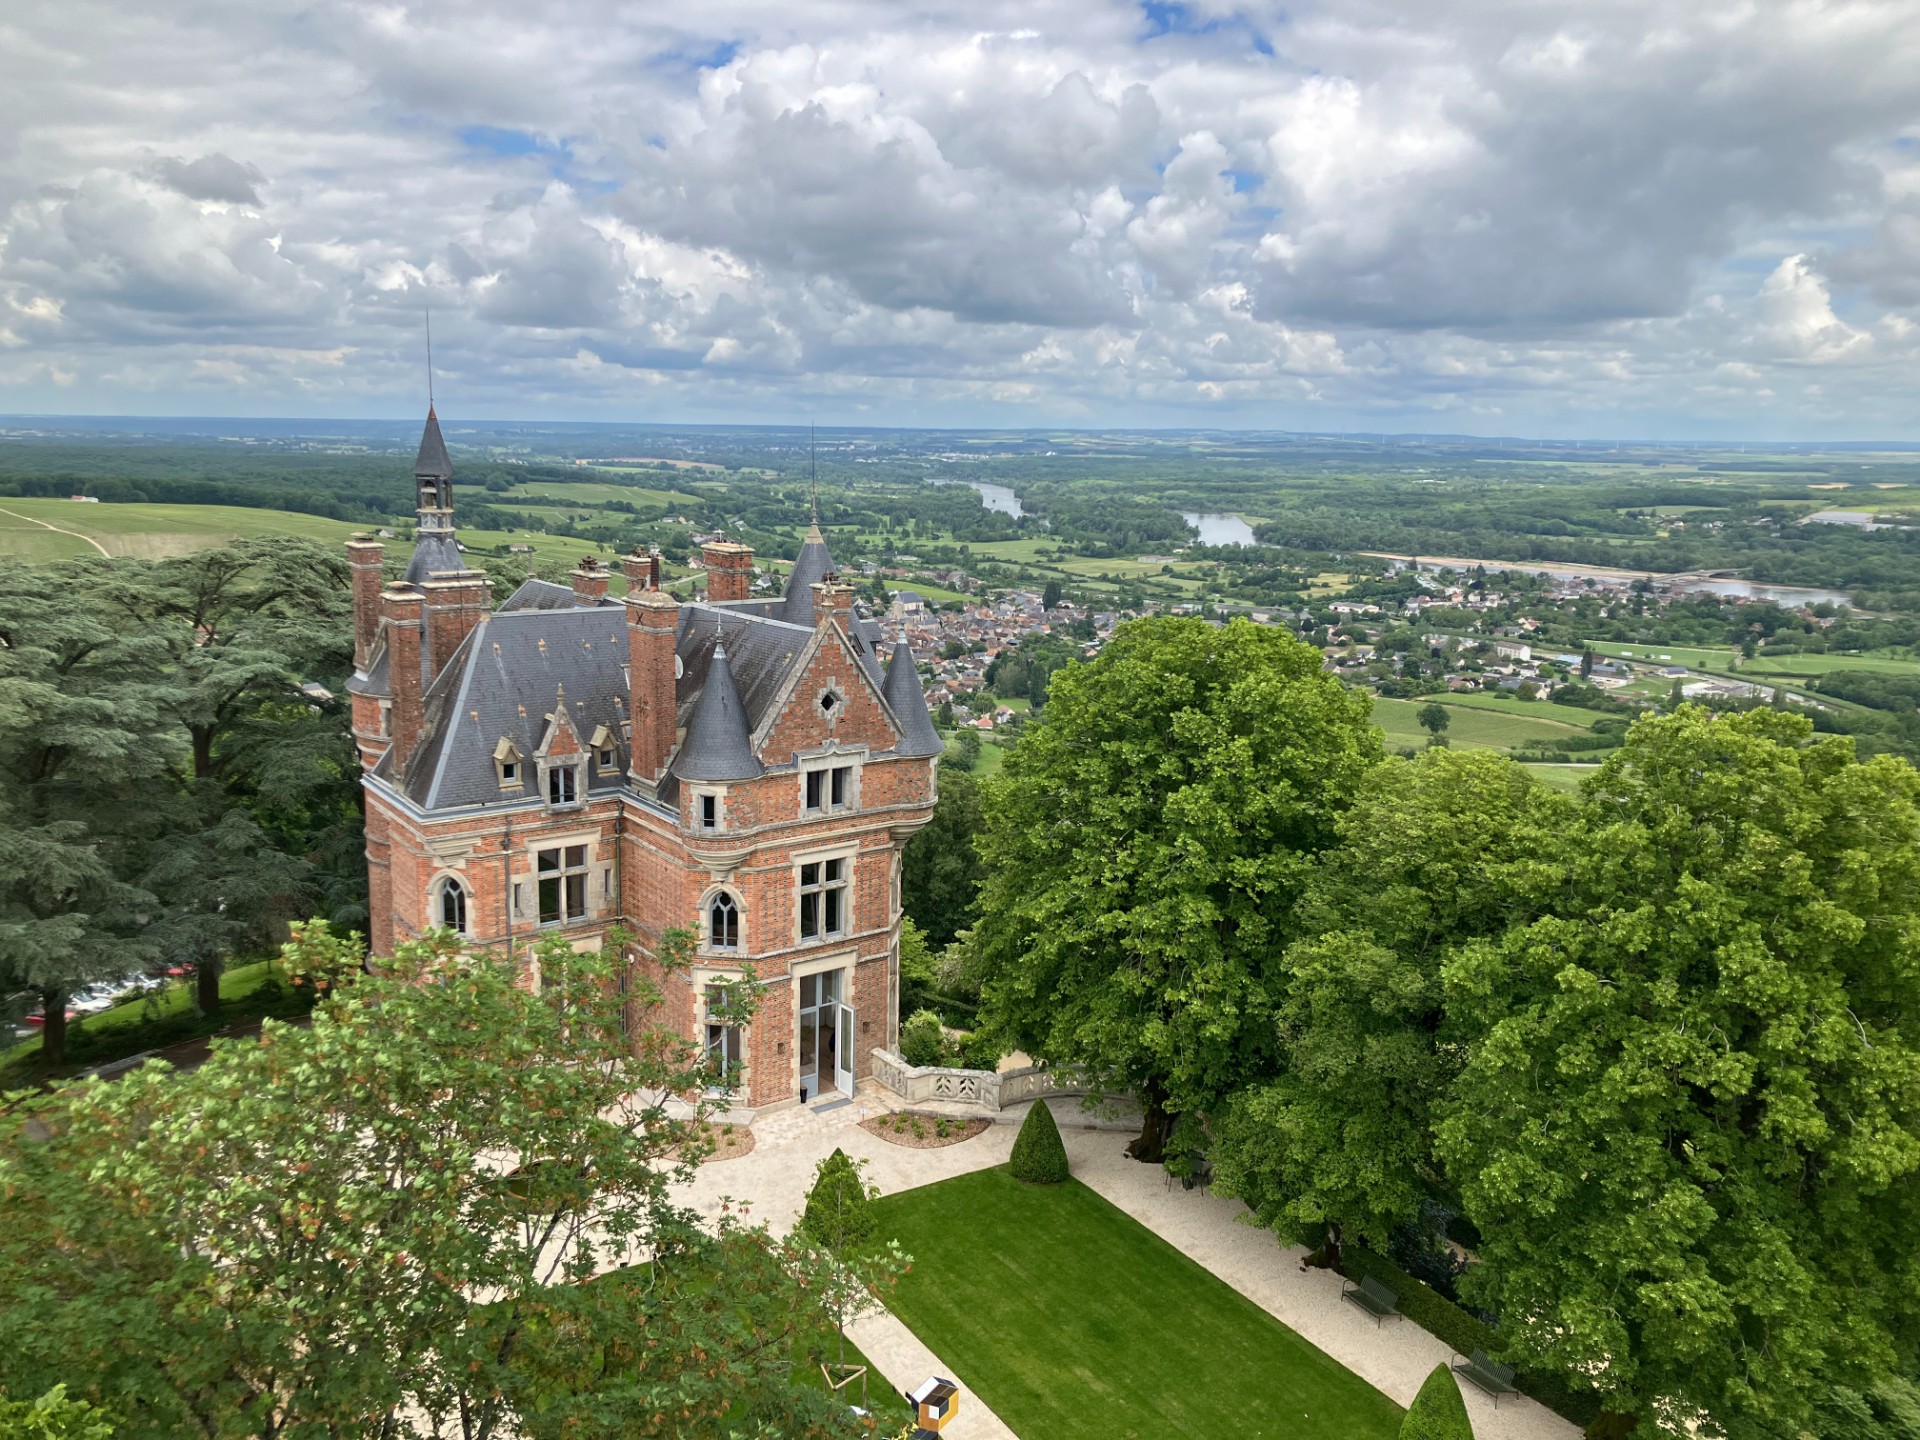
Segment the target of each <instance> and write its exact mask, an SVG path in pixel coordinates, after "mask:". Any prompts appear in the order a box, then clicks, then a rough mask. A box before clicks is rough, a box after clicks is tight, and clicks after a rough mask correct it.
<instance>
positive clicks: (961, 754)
mask: <svg viewBox="0 0 1920 1440" xmlns="http://www.w3.org/2000/svg"><path fill="white" fill-rule="evenodd" d="M979 763H980V732H979V731H978V730H957V731H955V732H954V733H953V734H952V735H951V736H949V737H948V739H947V749H946V753H945V754H943V755H942V756H941V757H940V773H941V775H942V777H945V776H947V775H949V774H954V773H960V774H964V773H965V772H966V771H969V770H971V769H973V767H974V766H976V765H978V764H979ZM942 783H944V778H943V781H942Z"/></svg>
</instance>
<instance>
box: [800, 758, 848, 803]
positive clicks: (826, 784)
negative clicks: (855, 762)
mask: <svg viewBox="0 0 1920 1440" xmlns="http://www.w3.org/2000/svg"><path fill="white" fill-rule="evenodd" d="M852 803H853V767H852V766H851V765H836V766H834V767H833V768H832V769H831V770H809V771H807V809H809V810H844V809H845V808H846V807H847V806H849V805H851V804H852Z"/></svg>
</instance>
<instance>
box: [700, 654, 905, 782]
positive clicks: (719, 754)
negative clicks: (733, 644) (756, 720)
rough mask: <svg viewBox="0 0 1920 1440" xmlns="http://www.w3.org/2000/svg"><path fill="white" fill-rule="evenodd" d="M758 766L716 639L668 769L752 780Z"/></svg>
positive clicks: (708, 777) (737, 694)
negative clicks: (683, 735) (702, 685)
mask: <svg viewBox="0 0 1920 1440" xmlns="http://www.w3.org/2000/svg"><path fill="white" fill-rule="evenodd" d="M922 708H924V707H922ZM760 768H761V767H760V761H759V758H758V757H757V756H755V755H754V753H753V741H752V740H751V738H750V737H749V735H748V733H747V712H746V709H745V708H744V707H743V706H742V705H741V704H740V692H739V691H738V690H736V689H735V688H734V684H733V668H732V667H731V666H730V665H728V664H727V647H726V646H725V645H724V644H722V643H720V642H718V641H716V642H715V644H714V647H713V660H712V663H711V664H709V665H708V667H707V683H706V687H705V688H704V689H703V690H701V692H700V699H699V700H698V701H697V702H695V704H694V707H693V717H692V718H691V719H690V720H689V721H688V722H687V738H686V739H685V740H683V741H681V742H680V749H679V752H678V753H677V754H675V755H674V757H673V763H672V764H671V765H669V766H668V767H667V769H668V770H669V771H670V772H671V773H673V774H674V775H676V776H678V777H679V778H680V779H682V780H751V779H752V778H753V777H754V776H756V775H758V774H759V773H760Z"/></svg>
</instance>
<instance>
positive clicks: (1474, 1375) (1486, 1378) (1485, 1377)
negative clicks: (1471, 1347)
mask: <svg viewBox="0 0 1920 1440" xmlns="http://www.w3.org/2000/svg"><path fill="white" fill-rule="evenodd" d="M1453 1373H1454V1374H1456V1375H1460V1376H1464V1377H1465V1378H1466V1379H1468V1380H1471V1381H1472V1382H1473V1383H1474V1384H1475V1385H1476V1386H1478V1387H1479V1388H1480V1389H1481V1390H1483V1391H1485V1392H1486V1393H1487V1394H1489V1395H1491V1396H1492V1397H1493V1408H1494V1409H1496V1410H1498V1409H1499V1408H1500V1399H1501V1397H1502V1396H1505V1395H1518V1394H1519V1393H1520V1392H1519V1391H1518V1390H1517V1389H1515V1388H1514V1384H1513V1367H1512V1366H1511V1365H1502V1364H1501V1363H1500V1362H1499V1361H1498V1360H1493V1359H1490V1358H1488V1355H1487V1352H1486V1351H1484V1350H1476V1351H1474V1352H1473V1354H1471V1355H1469V1356H1467V1357H1466V1358H1464V1359H1461V1358H1458V1354H1457V1352H1456V1358H1455V1359H1454V1362H1453Z"/></svg>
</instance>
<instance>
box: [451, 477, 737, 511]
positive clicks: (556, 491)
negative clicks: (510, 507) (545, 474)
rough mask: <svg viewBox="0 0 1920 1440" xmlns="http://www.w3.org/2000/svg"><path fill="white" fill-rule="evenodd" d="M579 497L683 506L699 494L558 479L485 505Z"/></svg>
mask: <svg viewBox="0 0 1920 1440" xmlns="http://www.w3.org/2000/svg"><path fill="white" fill-rule="evenodd" d="M543 497H544V498H547V499H551V500H578V501H579V502H580V503H581V504H583V505H604V504H606V503H607V502H608V501H610V500H624V501H625V502H626V503H627V504H629V505H684V504H687V503H689V502H691V503H694V504H698V503H699V497H698V496H696V495H689V494H687V493H686V492H685V491H681V490H648V489H643V488H642V487H640V486H638V485H614V484H611V483H609V482H607V481H605V480H583V481H580V482H578V483H575V482H572V481H568V482H565V483H562V482H560V481H557V480H529V481H528V482H527V483H526V484H524V485H516V486H514V487H513V489H511V490H509V491H507V492H506V493H505V494H504V495H497V496H489V497H488V501H487V503H488V504H491V505H506V504H509V503H511V502H512V501H515V500H537V499H541V498H543Z"/></svg>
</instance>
